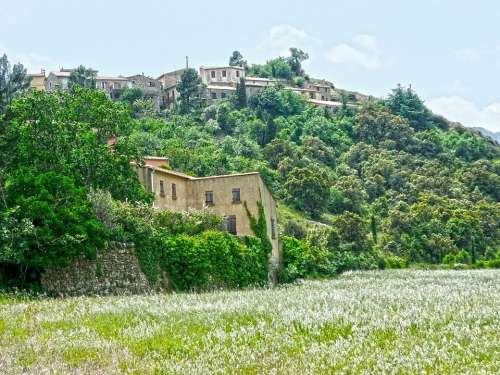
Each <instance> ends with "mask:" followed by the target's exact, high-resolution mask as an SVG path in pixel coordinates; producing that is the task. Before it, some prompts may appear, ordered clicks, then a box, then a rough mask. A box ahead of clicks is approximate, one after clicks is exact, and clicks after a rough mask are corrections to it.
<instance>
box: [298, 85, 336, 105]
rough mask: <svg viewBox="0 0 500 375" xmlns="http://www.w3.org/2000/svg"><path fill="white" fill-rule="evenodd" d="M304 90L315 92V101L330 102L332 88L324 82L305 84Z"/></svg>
mask: <svg viewBox="0 0 500 375" xmlns="http://www.w3.org/2000/svg"><path fill="white" fill-rule="evenodd" d="M304 88H305V89H308V90H312V91H314V92H315V94H314V98H311V99H315V100H321V101H331V100H332V86H331V85H330V84H328V83H326V82H324V81H322V82H314V81H313V82H306V84H305V87H304Z"/></svg>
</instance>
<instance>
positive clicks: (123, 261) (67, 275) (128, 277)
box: [41, 243, 154, 296]
mask: <svg viewBox="0 0 500 375" xmlns="http://www.w3.org/2000/svg"><path fill="white" fill-rule="evenodd" d="M41 283H42V288H43V290H44V291H46V292H48V293H50V294H55V295H60V296H78V295H107V294H140V293H146V292H151V291H152V290H153V289H154V288H153V287H151V286H150V284H149V282H148V280H147V279H146V276H145V275H144V273H143V272H142V271H141V268H140V266H139V262H138V260H137V257H136V255H135V251H134V246H133V245H132V244H120V243H112V244H111V245H110V247H109V248H108V249H106V250H103V251H100V252H98V254H97V257H96V259H93V260H90V259H87V258H85V257H80V258H78V259H76V260H75V261H74V262H73V264H72V265H70V266H68V267H64V268H51V269H49V270H47V271H45V272H44V274H43V275H42V278H41Z"/></svg>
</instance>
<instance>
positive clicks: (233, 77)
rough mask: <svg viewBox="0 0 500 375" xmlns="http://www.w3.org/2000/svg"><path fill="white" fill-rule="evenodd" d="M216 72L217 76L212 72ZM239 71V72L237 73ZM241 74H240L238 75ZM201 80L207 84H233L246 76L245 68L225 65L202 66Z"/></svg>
mask: <svg viewBox="0 0 500 375" xmlns="http://www.w3.org/2000/svg"><path fill="white" fill-rule="evenodd" d="M223 71H225V72H226V76H225V77H223V73H222V72H223ZM211 72H215V77H212V73H211ZM237 72H238V73H237ZM238 75H239V76H238ZM200 77H201V81H202V82H203V83H204V84H205V85H207V86H208V85H218V84H223V85H230V86H231V85H232V86H236V84H237V83H238V82H239V81H240V78H244V77H245V69H243V68H240V67H236V66H224V67H214V68H205V67H201V68H200Z"/></svg>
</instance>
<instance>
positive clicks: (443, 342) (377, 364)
mask: <svg viewBox="0 0 500 375" xmlns="http://www.w3.org/2000/svg"><path fill="white" fill-rule="evenodd" d="M498 295H500V271H495V270H485V271H412V270H403V271H383V272H355V273H346V274H344V275H342V276H341V277H339V278H338V279H335V280H331V281H321V282H319V281H309V282H306V283H305V284H303V285H295V286H289V287H281V288H277V289H273V290H265V289H263V290H251V291H237V292H230V291H223V292H217V293H207V294H179V295H175V294H174V295H151V296H137V297H106V298H70V299H58V300H57V299H56V300H53V299H40V300H37V299H35V300H30V299H27V300H22V299H15V298H12V297H9V296H0V337H1V339H0V368H2V369H3V371H6V370H7V371H8V373H9V372H11V373H21V372H22V371H23V370H24V371H27V372H29V373H40V372H41V371H42V370H43V369H45V370H49V371H54V372H56V371H61V372H63V373H67V372H79V371H81V372H83V373H96V372H100V373H107V374H110V373H141V374H142V373H146V374H147V373H166V374H169V373H178V374H189V373H193V374H203V373H221V374H225V373H242V374H257V373H328V372H331V371H333V370H344V371H349V372H351V371H352V372H353V373H361V372H363V371H368V372H378V373H380V372H393V373H416V372H419V373H420V372H433V373H440V374H454V373H459V372H460V373H461V372H471V373H478V372H479V370H482V371H483V373H491V374H494V373H499V372H500V348H499V345H498V342H499V341H500V334H499V332H500V316H499V314H498V311H500V300H499V299H498ZM160 369H163V371H161V372H158V370H160Z"/></svg>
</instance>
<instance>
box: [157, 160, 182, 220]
mask: <svg viewBox="0 0 500 375" xmlns="http://www.w3.org/2000/svg"><path fill="white" fill-rule="evenodd" d="M152 176H153V178H152V180H153V183H152V185H153V189H152V191H153V192H154V194H155V201H154V206H155V207H157V208H159V209H161V210H172V211H178V212H182V211H187V210H188V204H187V197H188V196H189V191H188V183H189V180H188V179H186V178H184V177H178V176H175V175H173V174H166V173H162V172H160V171H158V170H154V171H153V173H152ZM161 181H163V187H164V192H165V194H164V195H162V194H161V190H160V185H161ZM172 184H175V189H176V193H177V194H176V197H173V196H172Z"/></svg>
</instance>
